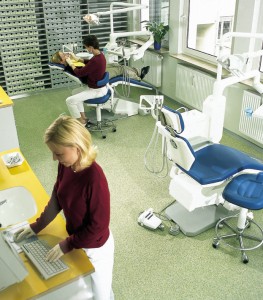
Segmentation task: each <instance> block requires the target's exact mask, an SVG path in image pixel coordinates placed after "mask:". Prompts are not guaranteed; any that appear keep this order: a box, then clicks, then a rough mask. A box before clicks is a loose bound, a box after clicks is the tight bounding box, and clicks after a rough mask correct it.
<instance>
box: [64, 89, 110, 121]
mask: <svg viewBox="0 0 263 300" xmlns="http://www.w3.org/2000/svg"><path fill="white" fill-rule="evenodd" d="M107 91H108V90H107V87H106V86H104V87H102V88H98V89H92V88H89V87H88V86H85V87H82V88H80V89H75V90H73V92H72V96H70V97H68V98H67V99H66V104H67V107H68V110H69V113H70V115H71V116H72V117H73V118H76V119H79V118H80V117H81V115H80V113H81V112H84V104H83V103H84V101H85V100H88V99H94V98H99V97H102V96H104V95H106V94H107Z"/></svg>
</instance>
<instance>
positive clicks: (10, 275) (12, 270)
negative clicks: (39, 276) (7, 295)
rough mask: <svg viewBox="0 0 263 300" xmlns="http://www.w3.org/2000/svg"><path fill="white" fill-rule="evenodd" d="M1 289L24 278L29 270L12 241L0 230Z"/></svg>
mask: <svg viewBox="0 0 263 300" xmlns="http://www.w3.org/2000/svg"><path fill="white" fill-rule="evenodd" d="M0 270H1V272H0V291H1V290H4V289H5V288H7V287H9V286H10V285H12V284H14V283H17V282H20V281H22V280H24V278H25V277H26V276H27V275H28V271H27V269H26V267H25V265H24V263H23V261H22V259H21V258H20V256H19V255H18V253H17V251H16V250H14V249H13V247H12V245H11V243H10V242H8V241H7V240H6V239H5V238H4V234H3V232H0Z"/></svg>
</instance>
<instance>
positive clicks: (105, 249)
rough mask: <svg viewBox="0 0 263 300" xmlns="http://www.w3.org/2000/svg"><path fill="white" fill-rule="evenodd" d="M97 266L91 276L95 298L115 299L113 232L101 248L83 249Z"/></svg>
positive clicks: (100, 299) (97, 299)
mask: <svg viewBox="0 0 263 300" xmlns="http://www.w3.org/2000/svg"><path fill="white" fill-rule="evenodd" d="M83 250H84V251H85V252H86V254H87V256H88V257H89V259H90V261H91V263H92V264H93V266H94V268H95V272H94V273H92V274H91V275H90V276H91V287H92V292H93V299H94V300H114V294H113V291H112V272H113V263H114V240H113V236H112V233H111V232H110V236H109V238H108V240H107V242H106V243H105V244H104V245H103V246H102V247H100V248H91V249H83Z"/></svg>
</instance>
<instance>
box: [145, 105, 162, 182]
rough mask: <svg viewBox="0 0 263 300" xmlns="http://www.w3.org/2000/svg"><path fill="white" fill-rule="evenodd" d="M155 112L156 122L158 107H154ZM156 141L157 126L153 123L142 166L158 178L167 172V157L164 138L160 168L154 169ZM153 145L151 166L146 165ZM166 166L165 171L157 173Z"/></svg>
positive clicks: (157, 136) (157, 139)
mask: <svg viewBox="0 0 263 300" xmlns="http://www.w3.org/2000/svg"><path fill="white" fill-rule="evenodd" d="M156 110H157V112H156V115H157V118H156V120H157V121H156V122H158V121H159V114H158V108H156ZM158 141H159V133H158V128H157V126H156V124H155V127H154V130H153V134H152V137H151V140H150V143H149V145H148V147H147V149H146V151H145V154H144V166H145V168H146V170H147V171H149V172H150V173H153V174H154V175H156V176H157V177H159V178H164V177H166V176H167V174H168V158H167V145H166V140H165V139H164V140H163V144H162V164H161V166H160V168H159V169H158V170H156V165H155V164H156V152H157V146H158ZM152 146H153V150H152V156H151V157H152V166H151V167H150V166H149V165H148V160H147V157H148V155H149V153H150V150H151V147H152ZM165 168H166V171H165V173H164V174H163V175H159V174H161V173H162V172H163V171H164V169H165Z"/></svg>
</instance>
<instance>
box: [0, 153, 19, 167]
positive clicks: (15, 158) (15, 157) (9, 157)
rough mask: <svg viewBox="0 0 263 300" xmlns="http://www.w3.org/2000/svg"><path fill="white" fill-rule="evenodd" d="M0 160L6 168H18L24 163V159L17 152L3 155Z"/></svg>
mask: <svg viewBox="0 0 263 300" xmlns="http://www.w3.org/2000/svg"><path fill="white" fill-rule="evenodd" d="M2 159H3V161H4V163H5V165H6V166H7V167H8V168H13V167H16V166H20V165H21V164H22V163H23V161H24V158H23V157H22V155H21V154H20V153H19V152H12V153H8V154H5V155H3V156H2Z"/></svg>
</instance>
